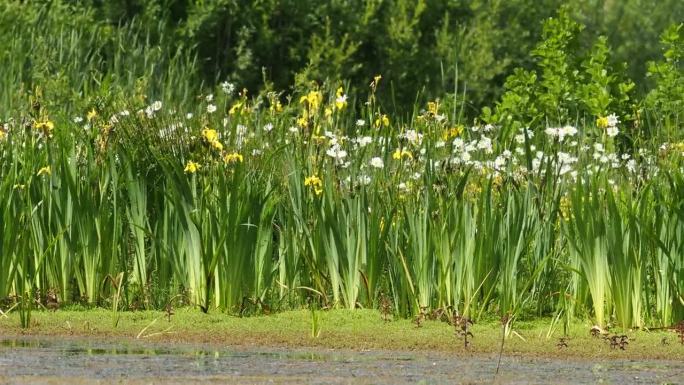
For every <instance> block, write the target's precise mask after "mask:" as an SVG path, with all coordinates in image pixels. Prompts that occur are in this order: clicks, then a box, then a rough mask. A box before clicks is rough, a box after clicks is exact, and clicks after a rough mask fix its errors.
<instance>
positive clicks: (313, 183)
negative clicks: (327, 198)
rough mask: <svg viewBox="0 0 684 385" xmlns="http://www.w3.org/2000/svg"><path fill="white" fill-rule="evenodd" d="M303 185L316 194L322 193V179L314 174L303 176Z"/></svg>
mask: <svg viewBox="0 0 684 385" xmlns="http://www.w3.org/2000/svg"><path fill="white" fill-rule="evenodd" d="M304 186H308V187H311V188H312V189H313V190H314V193H315V194H316V195H321V193H323V181H322V180H321V178H319V177H317V176H316V175H312V176H307V177H306V178H304Z"/></svg>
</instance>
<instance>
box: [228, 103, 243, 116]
mask: <svg viewBox="0 0 684 385" xmlns="http://www.w3.org/2000/svg"><path fill="white" fill-rule="evenodd" d="M243 105H244V103H243V102H237V103H235V104H233V106H232V107H230V110H228V115H235V113H236V112H241V111H242V110H243V108H242V106H243Z"/></svg>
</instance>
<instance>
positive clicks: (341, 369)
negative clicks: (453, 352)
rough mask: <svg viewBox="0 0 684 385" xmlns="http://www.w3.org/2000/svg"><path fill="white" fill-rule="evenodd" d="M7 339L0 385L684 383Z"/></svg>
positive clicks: (511, 363)
mask: <svg viewBox="0 0 684 385" xmlns="http://www.w3.org/2000/svg"><path fill="white" fill-rule="evenodd" d="M496 364H497V357H496V356H472V357H453V356H449V355H445V354H430V353H412V352H394V351H372V352H351V351H334V350H323V349H317V350H313V351H312V350H299V349H298V350H284V349H265V348H259V349H246V348H225V349H218V348H207V347H200V346H188V345H160V344H143V343H121V344H115V343H111V342H102V341H93V340H86V339H55V338H49V339H35V338H24V339H11V340H0V384H58V383H70V384H74V385H75V384H87V383H88V384H89V383H95V384H129V383H132V384H169V383H170V384H188V383H216V384H219V383H220V384H302V383H307V384H490V383H499V384H597V383H605V384H621V385H622V384H684V362H682V361H680V362H674V361H628V360H610V361H602V362H591V361H582V360H542V359H531V358H520V357H517V358H516V357H504V358H503V360H502V364H501V369H500V372H499V375H498V376H497V377H495V376H494V372H495V371H496Z"/></svg>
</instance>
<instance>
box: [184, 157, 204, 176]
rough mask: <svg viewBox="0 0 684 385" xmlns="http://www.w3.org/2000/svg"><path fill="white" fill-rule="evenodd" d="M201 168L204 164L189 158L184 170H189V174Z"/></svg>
mask: <svg viewBox="0 0 684 385" xmlns="http://www.w3.org/2000/svg"><path fill="white" fill-rule="evenodd" d="M200 168H202V166H201V165H200V164H199V163H195V162H193V161H191V160H189V161H188V163H187V164H186V165H185V169H184V170H183V171H185V172H187V173H188V174H194V173H196V172H197V171H198V170H199V169H200Z"/></svg>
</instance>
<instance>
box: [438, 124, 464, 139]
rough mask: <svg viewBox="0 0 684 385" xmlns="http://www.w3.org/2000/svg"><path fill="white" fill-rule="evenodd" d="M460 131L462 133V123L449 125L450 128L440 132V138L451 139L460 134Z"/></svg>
mask: <svg viewBox="0 0 684 385" xmlns="http://www.w3.org/2000/svg"><path fill="white" fill-rule="evenodd" d="M461 133H463V126H462V125H458V126H454V127H451V128H450V129H448V130H445V131H444V132H443V133H442V140H443V141H445V142H446V141H448V140H451V139H453V138H455V137H457V136H459V135H461Z"/></svg>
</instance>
